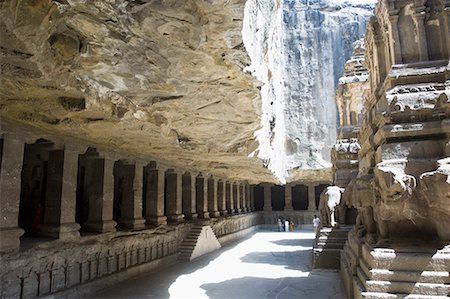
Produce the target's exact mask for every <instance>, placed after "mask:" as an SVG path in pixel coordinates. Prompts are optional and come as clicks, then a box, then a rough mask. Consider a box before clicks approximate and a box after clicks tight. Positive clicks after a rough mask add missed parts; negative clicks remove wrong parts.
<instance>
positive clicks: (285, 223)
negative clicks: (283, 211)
mask: <svg viewBox="0 0 450 299" xmlns="http://www.w3.org/2000/svg"><path fill="white" fill-rule="evenodd" d="M284 231H285V232H289V220H287V219H286V220H284Z"/></svg>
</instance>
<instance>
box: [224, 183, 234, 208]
mask: <svg viewBox="0 0 450 299" xmlns="http://www.w3.org/2000/svg"><path fill="white" fill-rule="evenodd" d="M225 191H226V192H225V197H226V202H227V211H228V214H234V212H235V211H234V200H233V183H232V182H226V184H225Z"/></svg>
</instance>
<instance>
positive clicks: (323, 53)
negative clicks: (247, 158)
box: [243, 0, 372, 181]
mask: <svg viewBox="0 0 450 299" xmlns="http://www.w3.org/2000/svg"><path fill="white" fill-rule="evenodd" d="M356 3H357V2H356V1H355V2H354V4H352V3H343V4H336V3H334V2H332V1H325V0H314V1H306V0H304V1H303V0H302V1H293V0H284V1H277V2H273V1H255V0H249V1H247V3H246V14H245V18H244V28H243V38H244V44H245V47H246V48H247V51H248V52H249V55H250V58H251V60H252V64H251V66H250V67H249V68H247V69H248V70H250V71H252V73H253V74H254V75H255V76H256V77H257V78H258V80H260V81H261V82H262V83H263V86H262V88H261V96H262V107H263V109H262V111H263V115H262V118H261V124H262V128H261V130H259V131H258V133H257V139H258V141H259V143H260V147H259V149H258V152H257V155H258V157H260V158H261V159H263V160H264V161H265V163H266V164H267V165H268V167H269V169H271V170H272V171H273V172H274V174H275V175H276V176H277V177H278V178H280V180H281V181H284V180H285V179H288V180H295V179H298V178H302V177H305V176H307V171H305V169H310V170H312V169H322V172H318V173H317V172H313V171H311V173H310V174H311V177H314V178H320V177H321V176H323V177H325V176H329V174H330V166H331V164H330V150H331V147H332V145H333V144H334V142H335V138H336V135H335V130H336V105H335V96H334V94H335V87H336V84H337V81H338V79H339V77H340V76H341V75H342V71H343V65H344V63H345V61H346V60H347V59H348V58H349V57H350V55H351V53H352V43H353V42H354V41H355V40H357V39H359V38H360V37H361V35H362V34H363V33H364V30H365V24H366V20H367V19H368V18H369V16H370V15H371V13H372V6H371V5H368V4H356ZM324 168H325V169H326V170H323V169H324ZM289 176H290V177H289Z"/></svg>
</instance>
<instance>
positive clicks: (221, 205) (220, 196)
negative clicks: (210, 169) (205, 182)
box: [217, 180, 227, 216]
mask: <svg viewBox="0 0 450 299" xmlns="http://www.w3.org/2000/svg"><path fill="white" fill-rule="evenodd" d="M225 187H226V184H225V181H223V180H219V181H218V182H217V208H218V209H219V212H220V215H222V216H223V215H227V203H226V196H225V195H226V194H225V193H226V190H225Z"/></svg>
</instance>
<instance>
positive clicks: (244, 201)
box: [239, 182, 247, 213]
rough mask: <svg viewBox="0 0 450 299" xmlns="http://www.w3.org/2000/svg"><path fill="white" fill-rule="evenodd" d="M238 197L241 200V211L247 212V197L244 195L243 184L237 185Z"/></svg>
mask: <svg viewBox="0 0 450 299" xmlns="http://www.w3.org/2000/svg"><path fill="white" fill-rule="evenodd" d="M239 197H240V198H241V211H242V213H246V212H247V196H246V194H245V182H243V183H241V184H239Z"/></svg>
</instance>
